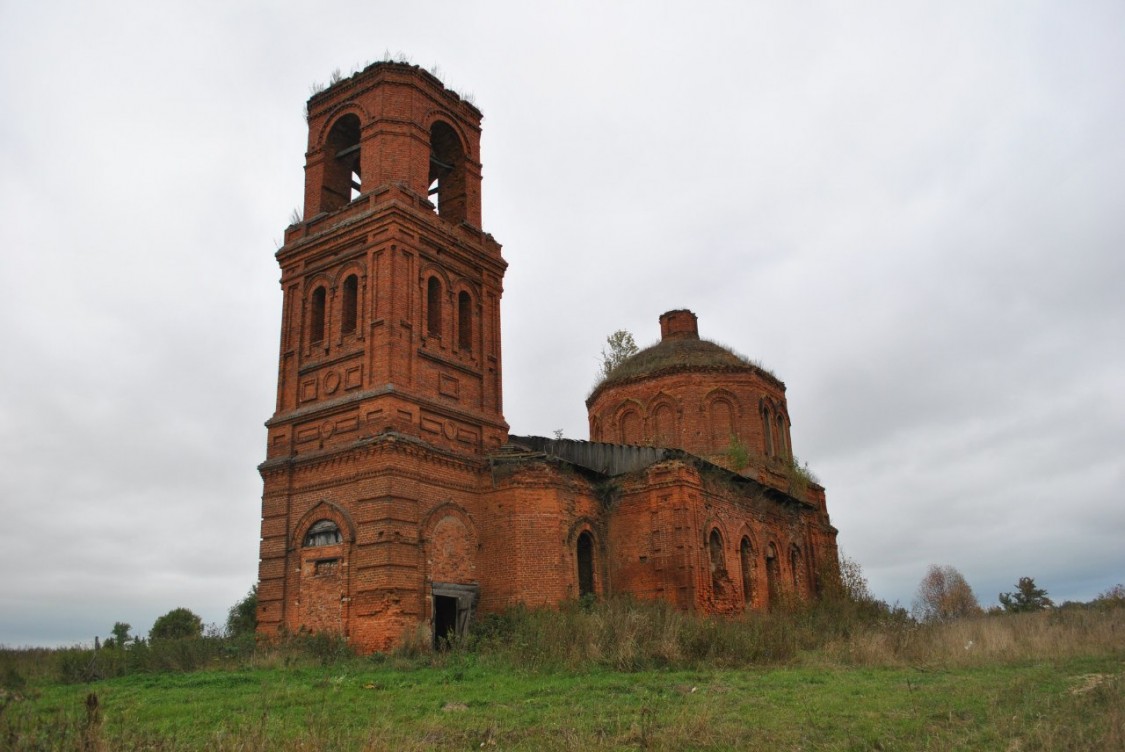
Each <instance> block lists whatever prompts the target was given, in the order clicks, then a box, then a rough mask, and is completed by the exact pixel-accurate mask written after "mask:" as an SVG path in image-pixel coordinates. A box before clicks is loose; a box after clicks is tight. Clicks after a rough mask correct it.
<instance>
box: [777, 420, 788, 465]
mask: <svg viewBox="0 0 1125 752" xmlns="http://www.w3.org/2000/svg"><path fill="white" fill-rule="evenodd" d="M777 454H778V456H779V457H781V458H783V459H784V458H786V457H788V456H789V452H788V451H787V448H786V446H785V416H784V415H780V414H779V415H778V416H777Z"/></svg>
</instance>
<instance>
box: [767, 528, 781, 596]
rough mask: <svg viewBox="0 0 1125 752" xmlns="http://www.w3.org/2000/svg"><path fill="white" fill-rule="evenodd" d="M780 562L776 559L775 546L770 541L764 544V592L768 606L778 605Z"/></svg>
mask: <svg viewBox="0 0 1125 752" xmlns="http://www.w3.org/2000/svg"><path fill="white" fill-rule="evenodd" d="M780 567H781V565H780V563H779V562H778V560H777V547H776V546H774V545H773V543H770V544H768V545H767V546H766V592H767V594H768V596H769V606H770V608H773V607H774V606H777V605H779V603H780V598H779V592H780V591H779V590H778V586H779V585H780V582H779V580H780V579H781V572H780Z"/></svg>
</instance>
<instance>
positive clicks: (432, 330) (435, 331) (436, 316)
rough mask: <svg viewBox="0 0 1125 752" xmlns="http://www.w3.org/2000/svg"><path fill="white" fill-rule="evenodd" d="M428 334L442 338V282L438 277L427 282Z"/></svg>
mask: <svg viewBox="0 0 1125 752" xmlns="http://www.w3.org/2000/svg"><path fill="white" fill-rule="evenodd" d="M426 335H427V336H429V337H433V338H435V339H441V282H439V281H438V278H437V277H430V280H429V282H427V283H426Z"/></svg>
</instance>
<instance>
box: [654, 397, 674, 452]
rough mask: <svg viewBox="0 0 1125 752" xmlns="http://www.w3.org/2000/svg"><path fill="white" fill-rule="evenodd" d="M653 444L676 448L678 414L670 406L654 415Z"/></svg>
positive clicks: (657, 409) (655, 412)
mask: <svg viewBox="0 0 1125 752" xmlns="http://www.w3.org/2000/svg"><path fill="white" fill-rule="evenodd" d="M652 443H653V444H655V445H656V446H658V447H671V446H676V414H675V413H674V412H673V411H672V408H671V407H669V406H668V405H660V406H658V407H657V408H656V409H655V410H654V411H653V413H652Z"/></svg>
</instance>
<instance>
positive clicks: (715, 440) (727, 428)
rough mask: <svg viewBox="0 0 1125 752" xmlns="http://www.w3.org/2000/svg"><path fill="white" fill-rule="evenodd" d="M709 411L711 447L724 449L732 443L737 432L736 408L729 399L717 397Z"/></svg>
mask: <svg viewBox="0 0 1125 752" xmlns="http://www.w3.org/2000/svg"><path fill="white" fill-rule="evenodd" d="M708 412H709V413H710V417H711V448H712V449H714V450H716V451H722V450H723V449H726V448H727V446H729V445H730V441H731V437H732V436H734V434H735V431H734V410H733V408H732V407H731V404H730V402H728V401H727V400H725V399H715V400H712V401H711V405H710V410H709V411H708Z"/></svg>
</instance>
